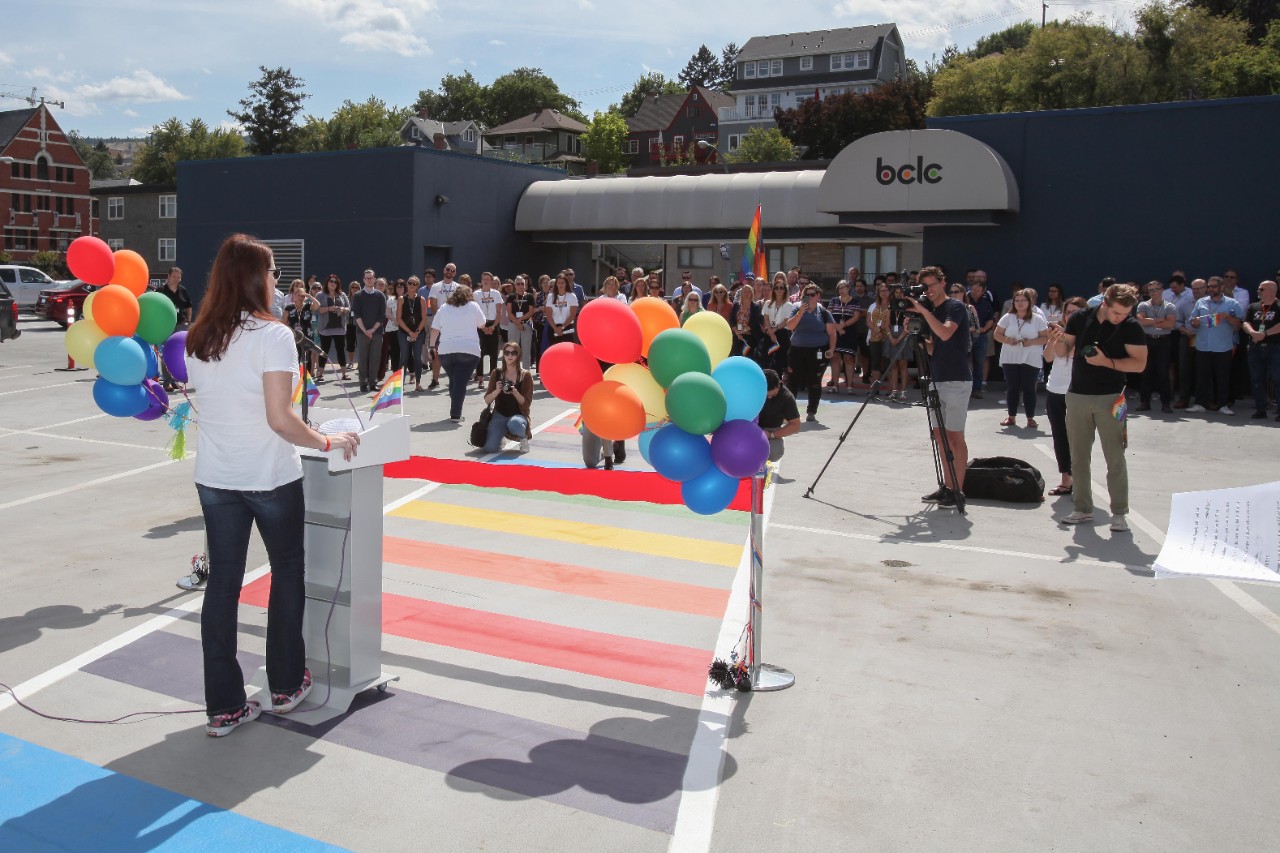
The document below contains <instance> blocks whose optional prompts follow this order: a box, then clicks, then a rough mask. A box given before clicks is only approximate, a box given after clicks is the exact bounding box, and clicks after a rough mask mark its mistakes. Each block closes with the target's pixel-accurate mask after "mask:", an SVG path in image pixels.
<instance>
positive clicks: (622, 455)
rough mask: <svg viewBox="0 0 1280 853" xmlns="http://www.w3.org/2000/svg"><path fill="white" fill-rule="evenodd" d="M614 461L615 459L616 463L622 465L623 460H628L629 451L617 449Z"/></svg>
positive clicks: (614, 453)
mask: <svg viewBox="0 0 1280 853" xmlns="http://www.w3.org/2000/svg"><path fill="white" fill-rule="evenodd" d="M613 461H614V462H615V463H617V464H618V465H621V464H622V463H623V462H626V461H627V451H625V450H615V451H614V452H613Z"/></svg>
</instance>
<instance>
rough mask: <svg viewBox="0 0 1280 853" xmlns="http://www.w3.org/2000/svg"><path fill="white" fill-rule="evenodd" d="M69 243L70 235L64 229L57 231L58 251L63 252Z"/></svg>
mask: <svg viewBox="0 0 1280 853" xmlns="http://www.w3.org/2000/svg"><path fill="white" fill-rule="evenodd" d="M70 245H71V235H70V234H68V233H67V232H66V231H59V232H58V251H59V252H65V251H66V250H67V247H68V246H70Z"/></svg>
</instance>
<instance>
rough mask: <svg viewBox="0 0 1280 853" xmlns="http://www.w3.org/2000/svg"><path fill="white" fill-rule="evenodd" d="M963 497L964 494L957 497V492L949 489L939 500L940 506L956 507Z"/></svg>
mask: <svg viewBox="0 0 1280 853" xmlns="http://www.w3.org/2000/svg"><path fill="white" fill-rule="evenodd" d="M960 497H963V493H961V494H960V495H957V494H956V493H955V492H953V491H951V490H950V489H947V493H946V494H945V495H943V496H942V497H940V498H938V506H955V505H956V502H957V500H958V498H960Z"/></svg>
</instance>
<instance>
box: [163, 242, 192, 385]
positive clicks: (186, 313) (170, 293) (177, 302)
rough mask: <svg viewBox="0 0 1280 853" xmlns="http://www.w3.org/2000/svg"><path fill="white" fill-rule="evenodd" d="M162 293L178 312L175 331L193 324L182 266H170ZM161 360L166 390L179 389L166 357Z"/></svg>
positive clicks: (189, 298)
mask: <svg viewBox="0 0 1280 853" xmlns="http://www.w3.org/2000/svg"><path fill="white" fill-rule="evenodd" d="M160 293H161V294H163V295H164V296H167V297H168V298H169V301H170V302H172V303H173V307H174V310H175V311H177V312H178V320H177V324H176V325H175V326H174V331H175V332H176V331H179V330H182V329H185V328H186V327H187V326H189V325H191V297H190V296H189V295H188V294H187V289H186V288H185V287H183V286H182V270H181V268H179V267H170V268H169V278H168V280H167V281H166V282H165V284H164V287H162V288H160ZM158 354H159V353H157V355H158ZM159 361H160V373H161V376H162V379H163V381H164V390H166V391H168V392H170V393H173V392H174V391H177V390H178V383H176V382H174V381H173V377H172V376H170V375H169V368H168V367H167V366H165V363H164V359H163V358H161V359H159Z"/></svg>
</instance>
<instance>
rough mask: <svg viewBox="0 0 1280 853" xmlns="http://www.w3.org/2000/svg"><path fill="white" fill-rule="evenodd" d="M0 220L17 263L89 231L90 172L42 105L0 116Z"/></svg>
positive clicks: (3, 246)
mask: <svg viewBox="0 0 1280 853" xmlns="http://www.w3.org/2000/svg"><path fill="white" fill-rule="evenodd" d="M0 222H2V223H3V225H4V232H3V241H2V242H0V251H3V252H8V253H9V254H10V255H11V256H12V257H13V261H14V262H15V263H26V262H28V261H30V260H31V256H32V255H34V254H35V253H36V252H43V251H50V250H52V251H58V252H65V251H66V249H67V246H68V245H69V244H70V243H71V241H72V240H74V239H75V238H76V237H79V236H80V235H81V234H92V233H93V230H94V229H93V220H92V213H91V209H90V199H89V170H88V169H87V168H86V167H85V164H84V161H83V160H82V159H80V154H79V153H78V152H77V151H76V149H75V147H74V146H73V145H72V144H71V141H70V140H69V139H67V136H66V134H64V133H63V132H62V128H61V127H59V126H58V122H57V121H56V120H54V118H53V115H52V114H51V113H50V112H49V108H48V107H46V106H45V105H44V104H43V103H41V104H39V105H38V106H35V107H32V108H29V109H25V110H6V111H4V112H0Z"/></svg>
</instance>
